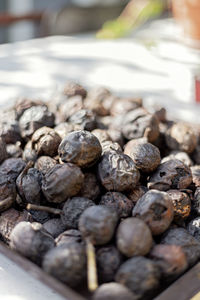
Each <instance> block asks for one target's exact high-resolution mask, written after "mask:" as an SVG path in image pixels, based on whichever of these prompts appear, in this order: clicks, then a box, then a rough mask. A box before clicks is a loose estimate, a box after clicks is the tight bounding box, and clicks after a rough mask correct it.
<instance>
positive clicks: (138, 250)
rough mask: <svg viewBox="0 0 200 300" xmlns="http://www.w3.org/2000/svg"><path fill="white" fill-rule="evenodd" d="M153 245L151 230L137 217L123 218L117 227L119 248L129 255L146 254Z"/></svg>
mask: <svg viewBox="0 0 200 300" xmlns="http://www.w3.org/2000/svg"><path fill="white" fill-rule="evenodd" d="M152 245H153V238H152V235H151V231H150V229H149V227H148V226H147V225H146V223H145V222H144V221H142V220H140V219H137V218H127V219H125V220H123V221H122V222H121V223H120V224H119V227H118V229H117V248H118V249H119V250H120V251H121V253H123V254H124V255H125V256H127V257H132V256H138V255H142V256H144V255H146V254H147V253H149V251H150V249H151V247H152Z"/></svg>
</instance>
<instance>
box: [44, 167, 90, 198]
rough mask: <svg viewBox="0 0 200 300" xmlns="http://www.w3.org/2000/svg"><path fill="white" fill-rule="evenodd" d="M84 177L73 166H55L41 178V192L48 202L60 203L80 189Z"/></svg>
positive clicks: (78, 169) (79, 170)
mask: <svg viewBox="0 0 200 300" xmlns="http://www.w3.org/2000/svg"><path fill="white" fill-rule="evenodd" d="M83 181H84V175H83V173H82V172H81V169H80V168H79V167H77V166H76V165H73V164H70V163H69V164H63V165H56V166H55V167H53V168H52V169H50V171H49V172H47V173H46V175H45V176H44V178H43V181H42V191H43V193H44V195H45V197H46V199H47V201H49V202H54V203H61V202H64V201H65V200H66V199H67V198H69V197H73V196H75V195H76V194H77V193H78V192H79V191H80V189H81V187H82V184H83Z"/></svg>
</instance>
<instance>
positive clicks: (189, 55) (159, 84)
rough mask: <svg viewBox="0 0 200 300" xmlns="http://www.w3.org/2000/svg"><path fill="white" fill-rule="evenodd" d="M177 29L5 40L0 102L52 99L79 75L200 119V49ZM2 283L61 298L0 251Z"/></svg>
mask: <svg viewBox="0 0 200 300" xmlns="http://www.w3.org/2000/svg"><path fill="white" fill-rule="evenodd" d="M175 31H176V27H175V26H174V24H173V22H172V21H171V20H167V21H156V22H153V23H151V25H148V26H146V27H144V28H143V29H142V30H140V31H139V32H137V33H136V34H135V35H134V38H133V37H132V38H129V39H128V38H125V39H122V40H116V41H97V40H95V39H94V37H92V36H91V37H86V36H81V37H78V38H77V37H76V38H75V37H74V38H73V37H71V38H70V37H62V36H57V37H49V38H43V39H37V40H30V41H25V42H18V43H15V44H7V45H1V46H0V105H1V106H5V105H6V106H7V105H11V104H12V103H13V101H14V100H15V99H16V98H17V97H26V96H28V97H32V98H38V97H39V98H42V99H45V100H48V99H50V98H52V97H55V96H56V94H57V92H58V91H59V90H60V89H62V86H63V85H64V83H65V82H66V81H67V80H75V81H78V82H80V83H82V84H83V85H86V86H94V85H104V86H107V87H108V88H111V89H112V90H113V91H114V92H115V93H118V94H129V95H137V96H142V97H144V100H145V103H147V105H148V103H150V102H155V101H156V102H159V103H161V104H162V105H164V106H166V107H167V108H168V110H169V114H170V115H172V116H175V115H176V116H178V117H180V118H183V119H185V120H189V121H191V120H192V121H195V122H200V118H199V111H200V110H199V106H198V107H196V106H195V105H193V106H192V105H191V104H192V103H193V102H194V95H193V71H191V70H193V69H194V68H195V67H196V66H197V64H198V62H200V59H199V52H197V51H188V49H187V48H186V47H184V46H182V45H179V44H177V43H176V42H175V41H174V40H173V39H172V37H174V35H175ZM169 37H171V38H169ZM149 42H150V43H152V42H153V43H155V45H156V46H155V47H154V49H153V50H154V51H150V50H149V49H148V48H147V47H145V44H148V43H149ZM163 57H164V58H165V59H163ZM171 58H174V60H171ZM181 61H185V62H187V63H186V64H182V63H181ZM0 282H1V288H0V300H36V299H37V300H40V299H41V300H43V299H48V300H51V299H52V300H61V299H62V298H61V297H59V296H58V295H56V294H55V293H54V292H53V291H51V290H50V289H48V288H46V287H45V286H43V285H41V284H40V283H39V282H37V281H36V280H35V279H33V278H32V277H30V276H28V275H27V273H25V272H24V271H23V270H21V269H20V268H19V267H18V266H16V265H15V264H14V263H13V262H10V261H9V260H8V259H7V258H5V257H4V256H2V255H0ZM38 291H39V292H38Z"/></svg>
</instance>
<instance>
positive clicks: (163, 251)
mask: <svg viewBox="0 0 200 300" xmlns="http://www.w3.org/2000/svg"><path fill="white" fill-rule="evenodd" d="M150 258H151V259H153V260H154V261H156V262H157V263H158V265H159V266H160V268H161V273H162V277H163V278H164V279H165V280H172V279H175V278H176V277H177V276H179V275H180V274H182V273H183V272H184V271H185V270H186V269H187V267H188V263H187V258H186V255H185V253H184V252H183V250H182V248H181V247H180V246H176V245H155V246H154V247H153V249H152V250H151V252H150Z"/></svg>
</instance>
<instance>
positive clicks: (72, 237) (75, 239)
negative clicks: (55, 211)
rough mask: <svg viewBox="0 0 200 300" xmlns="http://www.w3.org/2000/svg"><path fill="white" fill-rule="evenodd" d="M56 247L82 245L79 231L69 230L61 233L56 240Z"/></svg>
mask: <svg viewBox="0 0 200 300" xmlns="http://www.w3.org/2000/svg"><path fill="white" fill-rule="evenodd" d="M55 242H56V246H60V245H63V244H68V243H81V242H82V236H81V233H80V231H79V230H76V229H69V230H66V231H64V232H63V233H61V234H60V235H59V236H58V237H57V238H56V239H55Z"/></svg>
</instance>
